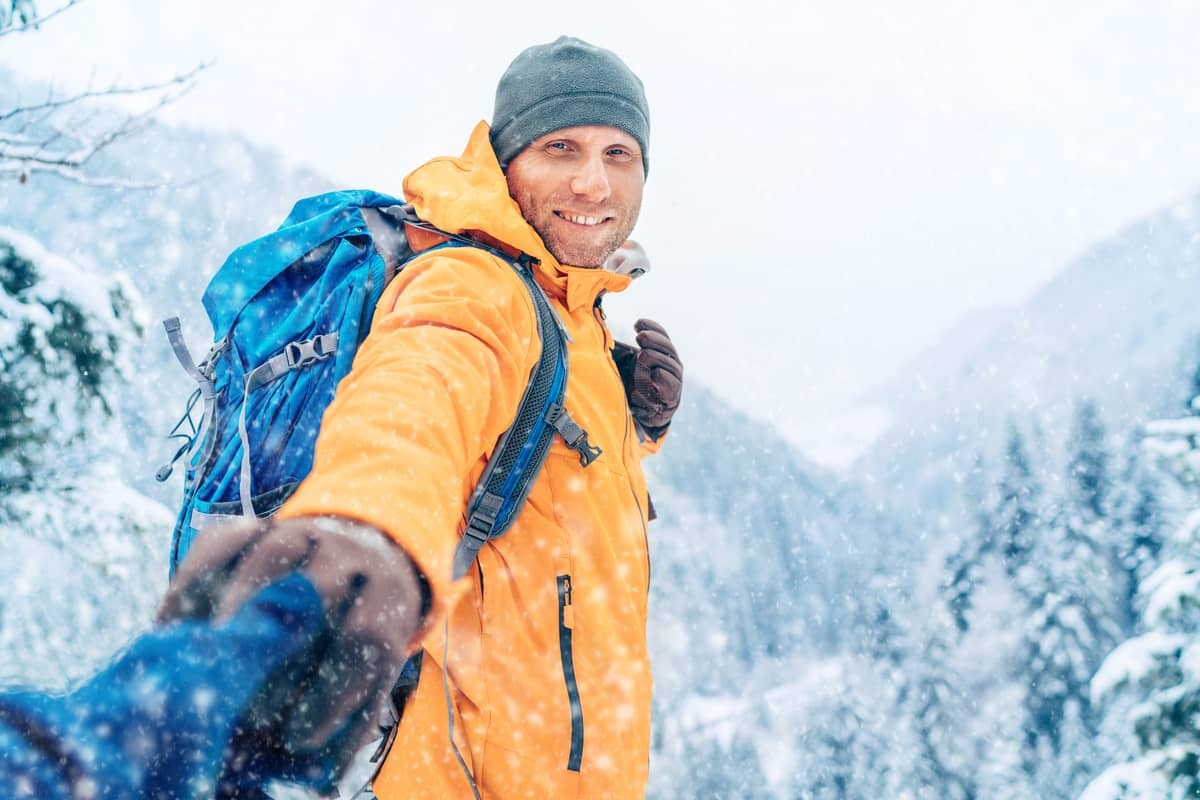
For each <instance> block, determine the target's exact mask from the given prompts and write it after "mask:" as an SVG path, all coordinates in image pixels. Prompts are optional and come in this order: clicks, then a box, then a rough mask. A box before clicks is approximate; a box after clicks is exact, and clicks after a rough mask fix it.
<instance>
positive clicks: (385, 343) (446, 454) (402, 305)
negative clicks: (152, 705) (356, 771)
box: [279, 248, 540, 620]
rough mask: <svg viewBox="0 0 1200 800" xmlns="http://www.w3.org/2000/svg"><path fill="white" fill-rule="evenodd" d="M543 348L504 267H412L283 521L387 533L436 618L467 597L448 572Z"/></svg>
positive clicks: (467, 259)
mask: <svg viewBox="0 0 1200 800" xmlns="http://www.w3.org/2000/svg"><path fill="white" fill-rule="evenodd" d="M539 349H540V342H539V341H538V337H537V323H536V317H535V312H534V308H533V302H532V300H531V299H530V297H529V294H528V292H527V290H526V289H525V287H524V285H523V284H522V282H521V280H520V278H519V277H518V276H517V275H516V274H515V273H514V272H513V270H512V267H510V266H509V265H508V264H506V263H503V262H501V261H500V260H499V259H497V258H495V257H494V256H491V255H488V254H487V253H485V252H483V251H481V250H473V249H469V248H453V249H446V250H439V251H437V252H434V253H429V254H427V255H424V256H422V257H420V258H418V259H417V260H415V261H413V262H412V263H410V264H409V265H408V266H407V267H406V268H405V269H404V270H403V271H402V272H401V273H400V275H399V276H397V277H396V279H395V280H393V281H392V283H391V284H390V285H389V286H388V287H387V289H386V290H385V292H384V294H383V297H382V298H381V299H380V302H379V305H378V307H377V308H376V312H375V319H374V324H373V326H372V329H371V332H370V334H369V335H368V336H367V338H366V340H365V341H364V342H363V345H362V347H361V348H360V349H359V351H358V354H357V355H356V357H355V359H354V365H353V367H352V368H351V370H350V374H349V375H347V376H346V377H345V378H344V379H343V380H342V382H341V383H340V384H339V385H338V390H337V395H336V396H335V398H334V401H333V403H332V404H331V405H330V406H329V408H328V409H327V410H326V412H325V416H324V418H323V420H322V422H321V431H320V434H319V436H318V438H317V445H316V453H315V456H314V461H313V468H312V471H311V472H310V473H309V475H308V477H307V478H306V479H305V480H304V481H303V482H302V483H301V485H300V487H299V488H298V489H297V491H296V493H295V494H294V495H293V496H292V497H291V498H290V499H289V500H288V502H287V503H286V504H285V505H284V507H283V508H282V510H281V511H280V514H279V515H280V516H281V517H299V516H310V515H326V514H330V515H336V516H341V517H347V518H350V519H354V520H357V521H359V522H363V523H366V524H368V525H373V526H374V527H376V528H378V529H380V530H382V531H384V532H385V533H386V534H388V535H389V536H391V537H392V538H393V539H394V540H395V541H396V542H397V543H398V544H399V545H400V546H401V547H403V548H404V550H405V551H406V552H407V553H408V555H409V556H410V557H411V558H412V560H413V561H414V562H415V563H416V565H417V567H418V568H419V569H420V570H421V572H422V573H423V574H424V576H425V578H426V580H427V581H428V583H429V587H430V590H431V593H432V596H433V613H431V614H430V615H429V619H430V620H432V619H434V618H436V617H437V616H439V614H440V613H441V612H443V611H445V610H446V609H447V608H448V607H449V606H450V605H452V604H453V603H454V602H455V601H456V599H457V596H458V595H459V593H461V592H462V591H463V589H464V588H465V585H466V582H465V581H460V582H459V585H457V586H455V585H452V581H451V570H452V562H453V556H454V550H455V547H456V545H457V543H458V536H459V533H458V532H459V530H460V523H461V521H462V520H463V519H464V516H465V515H464V512H465V508H466V501H467V499H468V498H469V496H470V493H471V490H472V489H473V488H474V482H475V481H476V480H478V477H479V473H480V472H481V471H482V466H483V462H484V459H485V458H486V457H487V456H488V455H490V453H491V451H492V449H493V448H494V446H495V444H496V442H497V440H498V439H499V437H500V435H501V434H502V433H503V432H504V431H505V430H506V429H507V428H508V427H509V426H510V425H511V424H512V421H513V419H514V418H515V416H516V412H517V408H518V406H519V405H520V401H521V397H522V395H523V394H524V391H525V387H526V384H527V382H528V380H529V375H530V372H531V370H532V368H533V366H534V364H535V362H536V359H537V357H538V353H539Z"/></svg>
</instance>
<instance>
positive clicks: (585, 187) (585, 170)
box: [571, 156, 612, 203]
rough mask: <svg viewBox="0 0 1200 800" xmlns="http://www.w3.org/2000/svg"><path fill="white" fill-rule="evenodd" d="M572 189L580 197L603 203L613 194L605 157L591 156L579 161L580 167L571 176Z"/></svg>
mask: <svg viewBox="0 0 1200 800" xmlns="http://www.w3.org/2000/svg"><path fill="white" fill-rule="evenodd" d="M571 191H572V192H574V193H575V194H577V195H579V196H580V197H582V198H584V199H586V200H588V201H590V202H593V203H602V202H604V201H605V200H607V199H608V197H609V195H611V194H612V187H611V186H610V185H609V182H608V170H607V169H606V168H605V166H604V160H603V158H601V157H599V156H594V157H589V158H586V159H584V160H583V161H581V162H580V163H579V169H578V170H577V171H576V172H575V175H574V176H573V177H572V178H571Z"/></svg>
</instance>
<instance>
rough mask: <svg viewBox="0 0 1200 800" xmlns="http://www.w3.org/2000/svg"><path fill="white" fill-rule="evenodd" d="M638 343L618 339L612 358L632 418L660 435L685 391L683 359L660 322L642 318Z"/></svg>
mask: <svg viewBox="0 0 1200 800" xmlns="http://www.w3.org/2000/svg"><path fill="white" fill-rule="evenodd" d="M633 328H634V330H635V331H637V343H638V346H637V347H633V346H631V345H627V344H624V343H622V342H617V344H616V347H615V348H613V360H614V361H615V362H616V363H617V370H618V371H619V372H620V373H621V380H622V381H623V382H624V384H625V397H626V398H627V399H628V400H629V411H630V413H631V414H633V419H634V421H635V422H637V423H638V425H640V426H641V428H642V429H643V430H644V431H646V433H647V434H649V436H650V438H652V439H658V438H659V437H660V436H662V434H663V433H664V432H665V431H666V429H667V426H668V425H670V424H671V417H672V416H674V415H675V411H676V409H678V408H679V399H680V396H681V395H682V393H683V363H682V362H681V361H680V360H679V352H678V351H677V350H676V349H675V345H674V344H672V342H671V337H670V336H668V335H667V332H666V330H664V329H663V327H662V326H661V325H659V324H658V323H657V322H655V321H653V320H649V319H639V320H638V321H637V322H636V323H635V324H634V326H633Z"/></svg>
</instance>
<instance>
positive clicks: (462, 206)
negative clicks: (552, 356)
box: [404, 122, 632, 312]
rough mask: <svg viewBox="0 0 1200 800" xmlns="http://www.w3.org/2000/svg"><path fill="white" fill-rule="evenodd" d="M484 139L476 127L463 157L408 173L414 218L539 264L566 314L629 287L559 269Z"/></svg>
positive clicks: (598, 272)
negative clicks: (474, 237) (485, 241)
mask: <svg viewBox="0 0 1200 800" xmlns="http://www.w3.org/2000/svg"><path fill="white" fill-rule="evenodd" d="M488 134H489V129H488V125H487V123H486V122H480V123H479V124H478V125H476V126H475V130H474V131H472V132H471V139H470V141H469V142H468V143H467V147H466V150H464V151H463V154H462V156H461V157H459V158H452V157H442V158H435V159H433V160H432V161H428V162H426V163H425V164H423V165H422V166H420V167H418V168H417V169H415V170H413V171H412V172H411V173H409V175H408V177H406V178H405V179H404V196H405V198H406V199H407V200H408V202H410V203H412V204H413V208H414V209H415V210H416V212H417V216H419V217H420V218H421V219H423V220H425V221H426V222H428V223H430V224H431V225H434V226H436V227H438V228H441V229H442V230H444V231H448V232H450V233H475V234H479V233H482V234H484V235H485V236H484V238H486V239H492V240H494V241H496V242H498V243H499V244H500V245H501V246H503V247H505V248H510V249H512V250H517V251H520V252H522V253H526V254H527V255H530V256H532V257H533V258H535V259H537V262H538V263H537V266H536V267H535V274H536V276H537V279H538V283H540V284H541V285H542V287H543V288H545V289H546V290H547V291H548V292H550V293H552V294H554V295H556V296H557V297H559V298H560V299H562V300H563V301H564V302H565V303H566V305H567V310H568V311H570V312H574V311H576V310H577V309H579V308H580V307H583V306H590V305H592V304H593V303H595V302H596V298H598V297H599V296H600V295H601V294H602V293H603V292H619V291H622V290H624V289H625V288H626V287H627V286H629V283H630V281H631V280H632V279H631V278H630V277H629V276H628V275H618V274H616V273H614V272H610V271H608V270H605V269H587V268H584V267H570V266H563V265H562V264H559V263H558V261H557V260H556V259H555V258H554V256H552V255H551V254H550V251H549V250H547V249H546V245H545V244H544V243H543V242H542V237H541V236H539V235H538V233H537V231H535V230H534V229H533V228H532V227H531V226H530V225H529V223H528V222H526V221H525V218H524V217H522V216H521V209H520V207H519V206H518V205H517V201H515V200H513V199H512V197H510V196H509V194H508V183H507V181H505V179H504V172H503V171H502V170H501V169H500V164H499V162H497V161H496V154H495V152H494V151H493V150H492V145H491V141H490V140H489V138H488Z"/></svg>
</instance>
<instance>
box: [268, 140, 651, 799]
mask: <svg viewBox="0 0 1200 800" xmlns="http://www.w3.org/2000/svg"><path fill="white" fill-rule="evenodd" d="M404 190H405V196H406V197H407V198H408V199H409V201H410V202H412V203H413V205H414V206H415V208H416V211H417V213H418V214H419V215H420V217H421V218H422V219H424V220H426V221H428V222H430V223H432V224H433V225H435V226H437V227H438V228H441V229H442V230H446V231H451V232H455V233H460V232H471V233H473V234H475V235H482V236H484V237H487V238H489V239H490V240H492V241H494V242H497V243H499V244H500V245H501V246H503V247H506V248H511V249H513V250H519V251H521V252H524V253H527V254H529V255H531V256H533V257H535V258H536V259H538V261H539V262H540V263H539V264H538V265H537V267H536V268H535V270H536V272H537V280H538V281H539V283H540V284H541V285H542V286H543V287H544V288H545V289H546V291H547V293H548V294H549V296H550V299H551V304H552V305H553V307H554V308H555V310H556V311H557V312H558V314H559V315H560V316H561V318H562V321H563V323H564V324H565V327H566V329H567V332H568V334H569V336H570V339H571V341H570V343H569V344H568V355H569V364H568V368H569V377H568V384H567V393H566V400H565V405H566V407H567V409H568V410H569V411H570V413H571V415H572V416H573V417H574V418H575V420H577V421H578V422H579V424H580V425H581V426H582V427H583V428H584V429H585V430H587V432H588V437H589V441H590V442H591V443H592V444H593V445H597V446H599V447H600V448H602V449H603V451H604V452H603V455H601V456H600V457H599V458H598V459H597V460H596V461H595V462H594V463H592V464H591V465H590V466H588V467H587V468H584V467H582V466H581V465H580V461H579V456H578V455H577V454H576V453H574V452H572V451H571V450H569V449H567V447H566V446H565V445H564V444H563V442H562V440H561V439H560V438H556V439H555V442H554V445H553V447H552V449H551V451H550V453H549V456H548V457H547V459H546V463H545V467H544V468H543V470H542V472H541V474H540V475H539V476H538V478H537V480H536V481H535V482H534V484H533V487H532V490H531V492H530V494H529V499H528V501H527V503H526V505H525V507H524V509H523V510H522V512H521V514H520V516H519V517H518V519H517V521H516V523H515V525H514V526H513V527H512V528H511V529H510V530H509V532H508V533H507V534H506V535H505V536H504V537H502V538H500V539H498V540H495V541H492V542H489V543H488V544H487V545H485V546H484V548H483V549H482V550H481V551H480V553H479V559H478V564H477V567H476V568H475V569H473V570H472V571H471V572H470V573H469V574H468V576H467V577H466V578H464V579H462V580H460V581H458V582H453V581H452V580H451V562H452V558H453V554H454V549H455V545H456V543H457V541H458V537H459V532H460V531H461V529H462V527H463V525H464V524H465V509H466V504H467V501H468V498H469V496H470V494H471V490H472V489H473V488H474V486H475V485H476V482H477V481H478V479H479V477H480V474H481V472H482V470H483V467H484V464H485V462H486V459H487V457H488V455H489V454H490V453H491V451H492V449H493V448H494V446H495V444H496V442H497V439H498V438H499V437H500V435H501V434H502V433H503V432H504V431H505V430H506V429H507V428H508V427H509V425H510V424H511V423H512V421H513V419H514V417H515V415H516V411H517V407H518V405H519V404H520V400H521V397H522V394H523V392H524V390H525V387H526V384H527V381H528V379H529V375H530V371H531V370H532V368H533V365H534V363H535V361H536V359H537V356H538V353H539V348H540V342H539V339H538V336H537V327H536V326H537V323H536V317H535V311H534V307H533V302H532V300H531V299H530V298H529V294H528V292H527V290H526V289H525V288H524V286H523V285H522V284H521V282H520V279H519V278H518V277H517V276H516V275H515V274H514V272H513V270H512V267H511V266H509V265H508V264H507V263H505V262H504V261H502V260H501V259H499V258H497V257H495V256H493V255H490V254H488V253H486V252H484V251H482V250H478V249H474V248H447V249H439V250H433V251H430V252H428V253H425V254H423V255H421V256H419V257H418V258H416V259H415V260H413V261H412V262H410V263H409V265H408V266H407V267H406V268H405V269H404V271H403V272H401V274H400V275H399V276H398V277H397V278H396V279H395V280H394V281H393V282H392V283H391V284H390V285H389V286H388V288H387V290H386V291H385V293H384V295H383V297H382V299H381V300H380V303H379V306H378V308H377V310H376V314H375V320H374V324H373V327H372V330H371V333H370V335H369V336H368V337H367V339H366V341H365V342H364V343H363V345H362V347H361V349H360V350H359V352H358V355H357V357H356V360H355V362H354V367H353V369H352V370H351V372H350V374H349V375H348V376H347V377H346V378H345V380H344V381H343V382H342V384H341V385H340V386H339V388H338V392H337V397H336V399H335V400H334V402H333V404H332V405H331V406H330V407H329V410H328V411H327V413H326V416H325V418H324V421H323V423H322V427H321V433H320V437H319V439H318V442H317V448H316V456H315V461H314V464H313V469H312V472H311V474H310V475H309V477H308V479H307V480H305V481H304V483H303V484H302V485H301V486H300V488H299V490H298V491H297V492H296V494H295V495H294V496H293V497H292V498H291V499H290V500H289V502H288V503H287V505H285V507H284V508H283V510H282V512H281V516H284V517H288V516H300V515H313V514H336V515H340V516H344V517H349V518H353V519H356V520H360V521H362V522H366V523H368V524H371V525H374V526H375V527H377V528H379V529H380V530H383V531H385V532H386V533H388V534H389V535H391V536H392V537H394V538H395V540H396V541H397V542H398V543H399V544H400V545H401V546H402V547H403V548H404V549H405V550H406V551H407V552H408V553H409V555H410V556H411V557H412V559H413V560H414V561H415V562H416V564H417V565H418V566H419V567H420V569H421V571H422V572H423V573H424V574H425V576H426V578H427V579H428V581H429V584H430V587H431V590H432V595H433V600H434V611H433V613H432V614H431V619H432V620H433V621H434V622H433V623H432V624H431V625H430V627H429V631H428V633H427V634H426V636H425V638H424V640H423V642H422V646H423V648H424V651H425V652H424V658H423V663H422V671H421V677H420V682H419V683H418V686H417V689H416V692H415V694H414V695H413V697H412V698H410V700H409V702H408V705H407V707H406V709H405V711H404V716H403V720H402V721H401V724H400V729H399V732H398V734H397V738H396V741H395V743H394V745H393V747H392V750H391V752H390V755H389V756H388V758H387V760H386V763H385V764H384V766H383V769H382V771H381V772H380V774H379V776H378V777H377V778H376V780H375V784H374V789H375V792H376V794H377V795H378V796H379V797H380V798H382V800H391V799H392V798H439V799H440V798H459V797H465V798H470V797H471V796H472V794H471V788H470V784H469V782H468V777H467V775H466V774H465V772H464V770H463V768H462V767H461V766H460V765H459V763H458V761H457V759H456V757H455V754H454V751H453V749H452V748H451V746H450V737H451V735H453V739H454V742H455V743H456V744H457V747H458V750H459V751H461V753H462V756H463V759H464V760H465V761H466V765H467V767H468V768H469V770H470V772H471V775H472V776H473V778H474V780H475V782H476V783H477V785H478V788H479V791H480V794H481V796H482V797H484V798H492V799H493V800H509V798H538V799H539V800H544V799H545V798H555V799H556V800H557V799H560V798H639V797H642V796H644V794H645V784H646V776H647V770H648V763H649V750H650V741H649V736H650V691H651V680H650V664H649V659H648V656H647V651H646V602H647V592H648V590H649V572H650V567H649V558H648V553H647V541H646V523H647V517H646V510H647V496H646V483H645V478H644V477H643V474H642V469H641V466H640V459H641V453H642V450H643V448H642V447H640V446H639V441H638V436H637V433H636V432H635V429H634V426H633V421H632V420H631V418H630V415H629V410H628V406H627V403H626V400H625V393H624V389H623V387H622V384H621V379H620V376H619V375H618V373H617V369H616V366H615V364H614V363H613V360H612V357H611V355H610V350H611V348H612V346H613V339H612V335H611V333H610V332H609V330H608V326H607V325H606V324H605V321H604V313H603V311H602V310H601V308H600V306H599V303H598V300H599V298H600V296H601V294H602V293H604V292H606V291H620V290H622V289H624V288H625V287H626V286H627V285H628V284H629V280H630V279H629V278H628V277H626V276H621V275H616V274H614V273H611V272H607V271H604V270H597V269H581V268H575V267H564V266H561V265H559V264H558V263H557V262H556V261H555V259H554V257H553V256H552V255H550V253H549V252H548V251H547V250H546V248H545V245H544V244H543V243H542V241H541V239H540V237H539V236H538V235H537V233H536V232H535V231H534V230H533V229H532V228H531V227H530V226H529V225H528V224H527V223H526V222H525V220H524V219H523V218H522V216H521V212H520V209H519V208H518V206H517V204H516V202H515V201H513V200H512V199H511V198H510V197H509V194H508V188H507V185H506V183H505V178H504V174H503V172H502V171H501V170H500V166H499V164H498V163H497V162H496V157H495V155H494V153H493V152H492V148H491V145H490V143H489V141H488V128H487V125H486V124H485V123H480V124H479V125H478V126H477V127H476V128H475V131H474V133H473V134H472V136H471V140H470V142H469V144H468V146H467V149H466V152H465V153H464V154H463V156H462V157H461V158H439V159H435V160H433V161H430V162H428V163H427V164H425V165H424V166H422V167H420V168H418V169H417V170H416V171H415V172H413V173H412V174H411V175H409V176H408V178H407V179H406V180H405V183H404ZM415 243H416V242H415ZM418 244H419V243H418ZM649 449H651V450H652V449H653V447H651V448H649ZM447 639H448V641H447ZM443 668H444V671H445V676H446V679H447V681H448V687H449V692H450V696H451V698H452V704H453V734H451V731H450V721H449V717H448V708H447V705H448V702H447V698H446V687H445V686H444V685H443Z"/></svg>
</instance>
